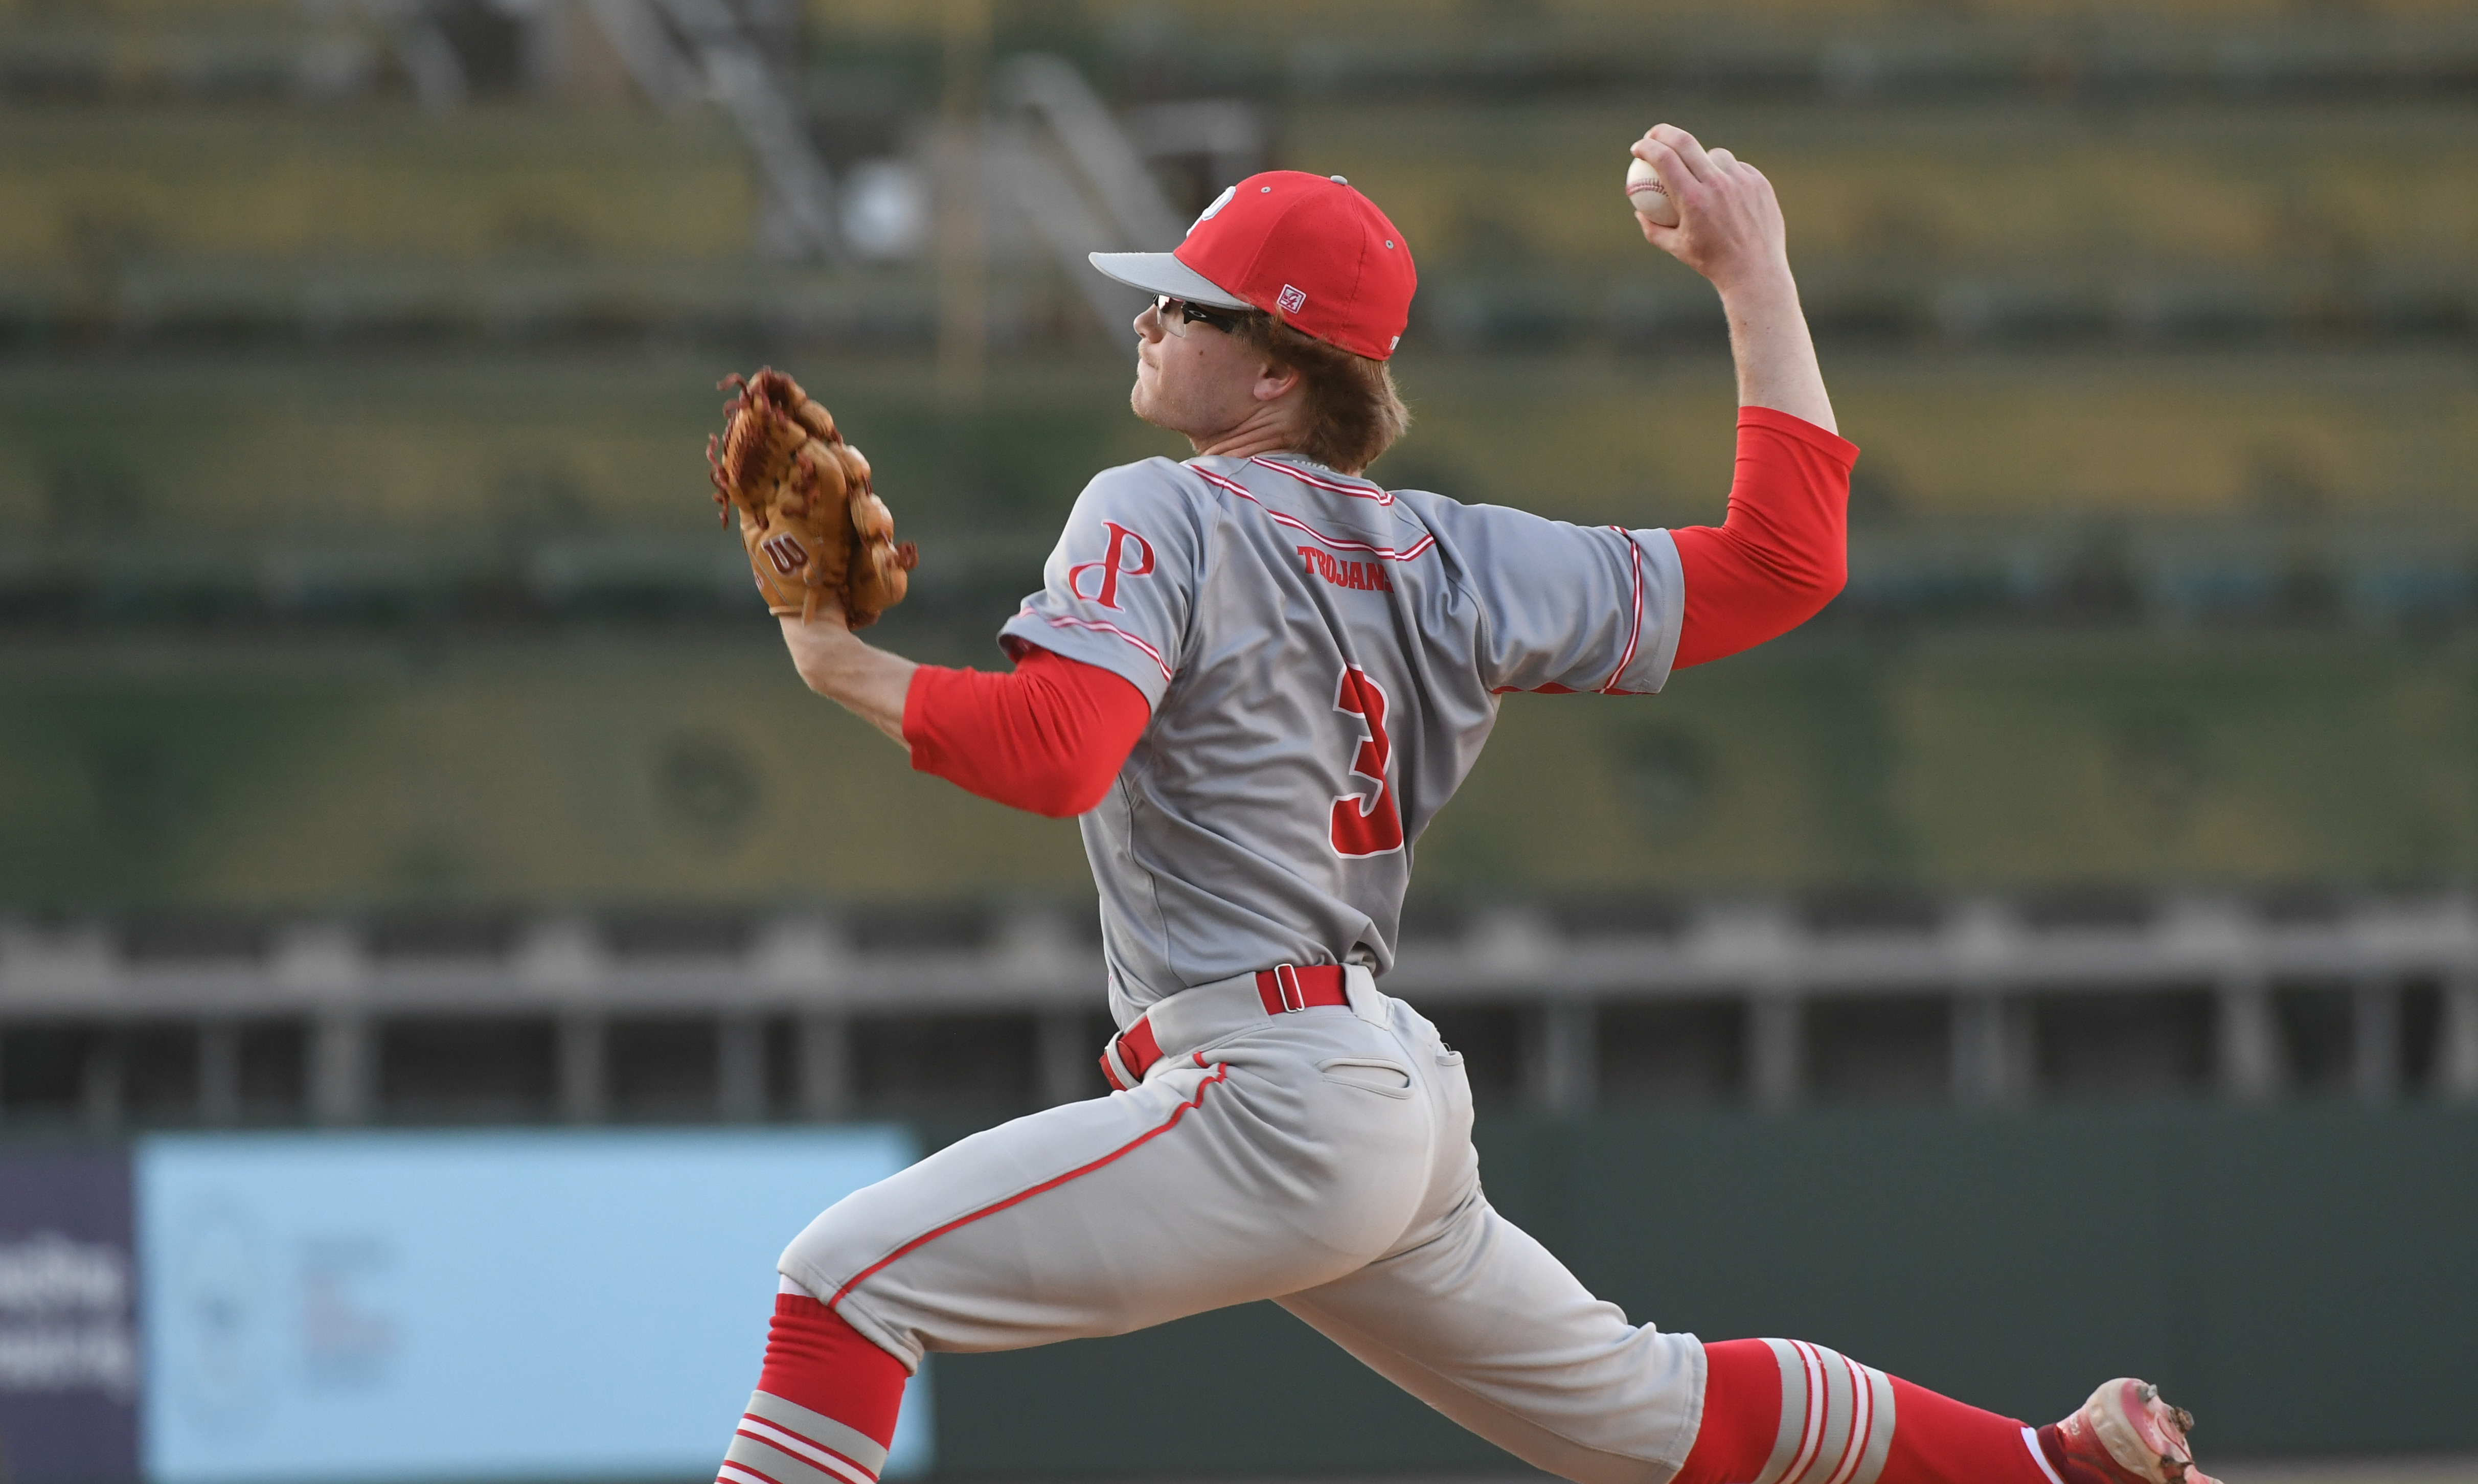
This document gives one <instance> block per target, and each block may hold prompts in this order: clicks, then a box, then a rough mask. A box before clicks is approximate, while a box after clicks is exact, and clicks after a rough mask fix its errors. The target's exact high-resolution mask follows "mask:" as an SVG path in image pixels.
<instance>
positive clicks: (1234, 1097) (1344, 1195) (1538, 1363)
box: [778, 968, 1705, 1484]
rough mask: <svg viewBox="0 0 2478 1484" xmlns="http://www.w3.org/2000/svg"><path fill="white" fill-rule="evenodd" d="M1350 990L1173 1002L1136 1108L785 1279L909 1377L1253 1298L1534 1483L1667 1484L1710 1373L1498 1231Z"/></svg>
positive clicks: (877, 1206) (994, 1146)
mask: <svg viewBox="0 0 2478 1484" xmlns="http://www.w3.org/2000/svg"><path fill="white" fill-rule="evenodd" d="M1349 989H1350V999H1351V1003H1350V1004H1349V1005H1348V1006H1339V1005H1336V1006H1317V1007H1311V1008H1309V1009H1306V1010H1301V1011H1295V1012H1292V1013H1288V1014H1282V1015H1275V1016H1268V1015H1267V1014H1266V1013H1265V1011H1264V1008H1263V1006H1262V1004H1261V1003H1260V1002H1259V1000H1258V998H1257V994H1256V991H1255V987H1254V982H1253V979H1252V977H1251V978H1243V979H1236V980H1231V981H1227V982H1226V983H1225V984H1222V985H1207V986H1202V987H1201V988H1198V989H1195V990H1190V991H1188V992H1186V993H1185V994H1179V995H1176V996H1174V997H1173V998H1172V999H1170V1000H1168V1001H1166V1002H1165V1003H1163V1004H1161V1005H1157V1006H1155V1007H1154V1008H1153V1010H1152V1011H1151V1013H1150V1015H1149V1017H1148V1019H1149V1020H1150V1022H1151V1025H1152V1027H1153V1031H1154V1036H1155V1039H1156V1040H1157V1041H1158V1042H1159V1044H1160V1046H1161V1050H1162V1053H1163V1055H1162V1058H1161V1060H1160V1061H1159V1062H1157V1063H1156V1064H1154V1065H1153V1067H1152V1068H1151V1070H1150V1071H1149V1072H1148V1074H1147V1075H1146V1076H1145V1078H1144V1080H1143V1082H1142V1083H1141V1084H1140V1085H1139V1086H1137V1087H1135V1088H1133V1089H1131V1090H1129V1091H1126V1092H1121V1093H1114V1094H1110V1095H1109V1096H1107V1097H1101V1098H1096V1099H1094V1100H1092V1101H1089V1102H1080V1103H1069V1104H1066V1105H1063V1106H1060V1107H1056V1108H1051V1109H1049V1110H1047V1111H1045V1112H1042V1113H1036V1114H1033V1115H1031V1116H1029V1117H1026V1118H1021V1119H1015V1120H1014V1121H1013V1122H1010V1123H1005V1124H1001V1125H999V1127H997V1128H993V1129H990V1130H988V1131H986V1132H984V1133H980V1134H975V1135H974V1136H973V1137H972V1138H969V1139H966V1140H964V1141H962V1142H961V1143H959V1144H952V1145H950V1146H948V1148H945V1149H942V1150H940V1151H939V1152H938V1153H936V1154H933V1155H931V1156H930V1157H929V1158H927V1159H925V1160H923V1161H922V1162H921V1163H919V1164H917V1165H915V1166H913V1167H912V1168H911V1169H909V1170H904V1171H903V1172H902V1173H900V1174H898V1175H896V1176H894V1177H893V1178H891V1179H887V1180H883V1181H881V1182H879V1183H878V1184H876V1185H873V1186H871V1187H869V1188H868V1189H867V1190H863V1191H859V1192H856V1193H855V1194H853V1195H850V1196H848V1197H847V1198H845V1199H844V1200H842V1201H839V1202H838V1203H836V1205H835V1206H834V1207H833V1208H831V1209H830V1210H828V1211H827V1212H825V1213H824V1214H823V1215H822V1216H820V1217H819V1218H818V1219H817V1220H815V1221H813V1222H811V1223H810V1224H809V1226H808V1228H807V1229H806V1230H805V1231H803V1232H801V1233H800V1235H799V1237H798V1238H797V1239H796V1240H795V1241H794V1242H793V1243H792V1245H791V1246H790V1247H789V1248H788V1249H786V1250H785V1252H784V1253H783V1257H782V1261H781V1263H780V1264H779V1265H778V1266H779V1267H780V1269H781V1270H782V1273H783V1275H784V1276H785V1277H787V1278H789V1279H791V1280H792V1281H793V1282H794V1283H796V1284H797V1285H798V1286H800V1287H801V1288H803V1289H805V1290H807V1291H808V1292H809V1293H811V1294H814V1295H817V1297H818V1298H819V1299H820V1300H822V1301H823V1302H825V1303H826V1304H827V1305H829V1306H830V1307H832V1308H834V1309H835V1310H836V1311H837V1312H839V1313H840V1314H841V1315H842V1316H843V1318H844V1320H845V1321H847V1322H848V1323H849V1324H851V1325H852V1326H853V1327H854V1328H855V1329H857V1330H859V1331H860V1332H861V1333H862V1334H864V1335H866V1336H868V1337H869V1338H870V1339H871V1340H872V1341H874V1342H875V1343H876V1344H878V1345H880V1346H884V1347H885V1348H886V1349H887V1350H888V1351H889V1352H891V1353H892V1354H894V1355H895V1356H896V1357H897V1358H898V1359H899V1360H901V1361H902V1362H903V1363H904V1364H905V1365H906V1366H907V1367H912V1368H917V1367H918V1366H919V1365H920V1361H921V1356H922V1354H923V1351H929V1350H964V1351H970V1350H1006V1349H1019V1348H1023V1347H1024V1346H1035V1345H1047V1344H1049V1343H1050V1342H1051V1341H1056V1340H1072V1339H1080V1338H1086V1337H1090V1336H1097V1335H1115V1334H1124V1333H1125V1332H1127V1331H1129V1330H1134V1329H1142V1328H1144V1327H1146V1326H1147V1325H1151V1324H1159V1323H1162V1322H1164V1321H1169V1320H1175V1319H1179V1318H1181V1317H1183V1316H1186V1315H1190V1314H1198V1313H1201V1312H1203V1311H1205V1310H1207V1309H1218V1308H1221V1307H1223V1306H1225V1305H1226V1304H1237V1303H1247V1302H1250V1301H1252V1300H1254V1299H1259V1298H1271V1299H1273V1300H1275V1301H1277V1302H1278V1303H1279V1304H1281V1305H1282V1307H1283V1308H1285V1309H1288V1310H1290V1311H1291V1312H1292V1313H1293V1314H1295V1315H1297V1316H1299V1317H1300V1318H1301V1319H1302V1320H1304V1321H1307V1322H1308V1323H1309V1324H1310V1325H1312V1326H1314V1327H1315V1328H1316V1329H1317V1330H1318V1331H1320V1332H1321V1333H1323V1334H1324V1335H1326V1336H1327V1338H1328V1339H1330V1340H1332V1341H1333V1342H1334V1343H1335V1344H1337V1345H1340V1346H1342V1347H1343V1348H1344V1349H1346V1350H1349V1351H1350V1352H1351V1353H1352V1354H1353V1355H1355V1356H1357V1357H1358V1358H1359V1359H1360V1360H1361V1361H1363V1362H1365V1363H1366V1364H1367V1365H1368V1366H1370V1367H1372V1368H1373V1369H1375V1370H1376V1371H1378V1372H1379V1373H1380V1374H1382V1375H1384V1376H1385V1377H1386V1378H1388V1379H1389V1380H1391V1381H1393V1382H1394V1383H1395V1384H1396V1385H1398V1386H1401V1387H1402V1388H1403V1389H1404V1390H1405V1391H1408V1392H1410V1393H1411V1394H1412V1395H1414V1396H1418V1397H1419V1398H1420V1399H1422V1400H1423V1401H1426V1402H1428V1403H1429V1405H1430V1406H1433V1407H1435V1408H1436V1409H1437V1410H1438V1411H1440V1412H1443V1413H1444V1414H1446V1415H1447V1416H1448V1417H1450V1418H1452V1419H1454V1421H1457V1422H1459V1423H1461V1424H1462V1425H1463V1426H1465V1427H1467V1428H1469V1429H1471V1430H1472V1431H1474V1432H1476V1433H1479V1435H1480V1436H1482V1437H1484V1438H1486V1439H1488V1440H1489V1441H1490V1442H1492V1443H1495V1444H1496V1445H1498V1446H1500V1447H1503V1448H1505V1450H1506V1451H1508V1452H1510V1453H1513V1454H1514V1455H1515V1456H1517V1457H1519V1458H1522V1459H1523V1460H1525V1461H1526V1462H1528V1463H1530V1464H1532V1465H1534V1466H1536V1467H1538V1468H1540V1469H1544V1470H1547V1471H1550V1472H1552V1473H1556V1474H1560V1475H1563V1476H1564V1477H1566V1478H1570V1479H1575V1480H1579V1481H1581V1484H1664V1481H1666V1480H1667V1479H1668V1478H1669V1477H1670V1475H1672V1474H1673V1473H1675V1472H1676V1471H1678V1469H1679V1467H1680V1466H1681V1465H1682V1463H1684V1462H1685V1458H1686V1453H1687V1450H1688V1449H1689V1448H1690V1447H1692V1446H1693V1445H1694V1441H1695V1431H1696V1425H1697V1422H1698V1421H1699V1419H1700V1416H1701V1412H1702V1407H1703V1396H1704V1375H1705V1367H1704V1350H1703V1346H1701V1345H1700V1344H1699V1343H1698V1342H1697V1341H1696V1339H1695V1337H1694V1336H1692V1335H1685V1334H1663V1333H1661V1332H1660V1331H1658V1330H1656V1329H1655V1328H1654V1327H1653V1326H1651V1325H1649V1324H1645V1325H1634V1324H1630V1323H1628V1322H1627V1320H1626V1316H1625V1315H1624V1314H1622V1313H1620V1312H1619V1310H1618V1308H1617V1306H1616V1305H1614V1304H1610V1303H1605V1302H1602V1301H1601V1300H1599V1299H1596V1298H1594V1297H1593V1296H1592V1295H1590V1294H1588V1293H1586V1292H1585V1291H1584V1289H1583V1286H1582V1285H1581V1284H1580V1283H1579V1282H1577V1281H1576V1279H1575V1277H1574V1275H1573V1274H1571V1273H1569V1272H1568V1271H1567V1270H1566V1269H1565V1267H1564V1265H1562V1264H1560V1263H1559V1262H1558V1261H1557V1260H1556V1259H1555V1258H1554V1257H1552V1256H1550V1255H1549V1252H1548V1251H1547V1249H1546V1248H1544V1247H1542V1246H1541V1245H1539V1244H1538V1243H1537V1242H1534V1241H1532V1240H1531V1238H1530V1237H1529V1236H1527V1235H1525V1234H1524V1233H1523V1232H1522V1231H1521V1230H1520V1229H1518V1228H1517V1227H1515V1226H1514V1225H1513V1224H1512V1223H1511V1222H1508V1221H1507V1220H1505V1219H1504V1218H1503V1217H1500V1216H1499V1215H1498V1214H1497V1213H1496V1212H1495V1211H1493V1210H1491V1209H1490V1207H1489V1204H1488V1201H1487V1200H1486V1198H1485V1197H1484V1196H1483V1195H1481V1194H1480V1187H1479V1158H1478V1156H1477V1155H1476V1154H1475V1153H1474V1151H1473V1148H1472V1144H1471V1124H1472V1106H1471V1088H1470V1084H1469V1082H1468V1080H1467V1079H1466V1078H1465V1076H1464V1073H1463V1066H1462V1058H1461V1056H1460V1055H1459V1054H1458V1053H1455V1052H1453V1051H1450V1050H1448V1049H1447V1048H1446V1045H1445V1044H1444V1042H1442V1041H1441V1040H1439V1039H1438V1036H1437V1031H1436V1027H1434V1026H1432V1025H1430V1024H1429V1021H1428V1020H1427V1019H1424V1018H1423V1017H1421V1016H1420V1015H1419V1014H1418V1013H1417V1012H1415V1011H1413V1010H1412V1009H1411V1007H1410V1006H1408V1005H1406V1004H1403V1002H1402V1001H1400V1000H1397V999H1392V998H1390V997H1388V996H1386V995H1385V994H1380V993H1378V990H1377V988H1376V986H1375V983H1374V981H1373V980H1372V979H1371V978H1370V976H1369V975H1368V974H1367V973H1366V972H1365V971H1364V970H1362V969H1358V968H1353V969H1352V970H1351V973H1350V986H1349Z"/></svg>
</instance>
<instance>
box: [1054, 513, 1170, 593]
mask: <svg viewBox="0 0 2478 1484" xmlns="http://www.w3.org/2000/svg"><path fill="white" fill-rule="evenodd" d="M1101 528H1102V529H1103V530H1105V531H1108V532H1109V533H1110V544H1109V546H1108V547H1107V549H1105V550H1104V551H1103V552H1102V553H1101V560H1100V561H1099V562H1078V563H1076V564H1075V566H1071V567H1069V568H1068V569H1067V591H1070V592H1073V593H1075V595H1076V596H1077V597H1080V598H1082V599H1083V600H1084V601H1085V602H1087V603H1099V604H1100V605H1101V606H1102V607H1103V608H1116V607H1118V606H1119V579H1120V578H1122V577H1142V576H1145V575H1146V574H1147V573H1150V572H1151V570H1152V569H1153V543H1152V542H1151V541H1147V540H1145V539H1144V538H1143V537H1141V536H1138V535H1137V534H1136V533H1135V532H1133V531H1130V530H1128V529H1127V528H1126V527H1125V526H1123V525H1121V524H1119V522H1117V521H1115V520H1104V521H1102V522H1101ZM1131 546H1132V547H1133V548H1134V556H1135V559H1136V560H1135V565H1134V566H1127V565H1126V562H1125V557H1126V556H1127V555H1128V548H1129V547H1131ZM1086 572H1098V573H1100V576H1098V577H1096V578H1094V579H1093V582H1092V584H1091V586H1092V587H1093V589H1094V591H1091V592H1087V591H1084V589H1085V586H1086V583H1085V581H1084V574H1085V573H1086Z"/></svg>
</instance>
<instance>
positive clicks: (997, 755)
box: [903, 407, 1859, 818]
mask: <svg viewBox="0 0 2478 1484" xmlns="http://www.w3.org/2000/svg"><path fill="white" fill-rule="evenodd" d="M1858 457H1859V450H1858V448H1857V446H1856V445H1854V444H1852V443H1849V442H1847V441H1845V440H1842V439H1840V438H1837V437H1835V436H1834V435H1833V434H1831V433H1827V432H1826V431H1824V430H1823V429H1822V428H1819V427H1817V426H1815V425H1814V424H1813V423H1810V422H1808V421H1806V420H1804V419H1802V418H1798V417H1793V416H1791V415H1789V414H1787V413H1782V412H1775V411H1774V410H1772V409H1771V408H1768V407H1746V408H1740V409H1739V410H1738V462H1737V473H1736V477H1735V478H1734V479H1733V480H1732V484H1731V487H1730V513H1729V515H1728V516H1727V517H1726V518H1725V519H1724V521H1723V523H1722V524H1720V525H1718V526H1685V527H1682V528H1681V529H1679V530H1676V531H1673V532H1671V533H1670V534H1671V536H1672V538H1673V539H1674V540H1675V541H1677V543H1678V563H1679V566H1680V568H1681V570H1682V572H1683V574H1684V577H1685V588H1686V603H1685V613H1684V616H1683V617H1682V619H1681V620H1680V623H1679V632H1678V653H1677V657H1676V658H1675V659H1674V660H1673V661H1672V662H1671V667H1672V668H1675V669H1684V668H1685V667H1688V666H1690V665H1703V664H1707V663H1708V662H1710V661H1713V660H1718V659H1721V658H1722V657H1724V656H1726V655H1732V654H1736V653H1737V652H1738V651H1740V650H1742V649H1749V648H1752V647H1754V646H1755V645H1757V644H1760V643H1762V642H1763V641H1765V640H1768V639H1771V638H1774V637H1775V636H1777V635H1781V634H1785V633H1787V632H1789V631H1790V630H1791V629H1794V628H1796V627H1797V626H1798V625H1800V624H1801V623H1804V622H1806V621H1807V620H1808V618H1811V617H1813V616H1815V614H1816V612H1817V610H1819V609H1821V608H1823V607H1824V605H1825V604H1827V603H1829V602H1831V601H1832V600H1833V594H1834V593H1836V592H1839V591H1841V584H1842V582H1843V580H1844V576H1845V573H1846V571H1847V560H1846V555H1845V550H1844V547H1845V534H1844V533H1845V526H1846V515H1845V507H1846V505H1847V504H1848V499H1849V493H1850V467H1851V465H1852V464H1854V463H1856V462H1857V460H1858ZM1151 718H1152V717H1151V709H1150V708H1149V707H1148V706H1147V705H1146V703H1145V697H1144V692H1141V691H1139V690H1137V689H1136V688H1135V686H1134V684H1133V683H1131V682H1129V681H1127V680H1125V679H1123V678H1121V677H1120V676H1118V675H1116V674H1113V673H1112V672H1111V671H1109V670H1106V669H1103V668H1102V667H1100V666H1098V665H1086V664H1084V663H1083V662H1081V661H1078V660H1070V659H1067V658H1066V657H1064V656H1062V655H1057V654H1052V653H1051V652H1050V651H1049V650H1047V649H1040V648H1035V647H1032V646H1029V645H1027V646H1024V650H1023V653H1022V658H1020V659H1019V660H1018V661H1017V662H1016V667H1015V670H1014V672H1013V673H1011V674H998V673H993V672H989V671H984V670H974V669H948V668H947V667H944V666H936V665H923V666H922V667H920V668H919V669H917V670H915V671H913V674H912V685H911V689H910V690H909V691H908V692H905V695H904V701H903V740H904V741H905V742H908V743H909V744H911V747H912V766H913V767H914V768H915V769H916V770H917V771H920V772H924V773H935V774H937V775H938V776H939V777H941V778H945V779H947V780H948V782H950V783H953V784H955V785H956V786H958V787H959V788H962V789H963V790H965V791H966V792H971V793H977V794H979V795H980V796H981V797H983V798H988V799H995V800H997V801H998V802H999V803H1001V804H1007V805H1011V806H1013V807H1014V808H1017V809H1026V810H1030V811H1031V812H1033V813H1034V814H1038V815H1046V816H1048V817H1051V818H1069V817H1074V816H1076V815H1080V814H1083V813H1084V812H1086V811H1087V810H1089V809H1091V808H1093V806H1094V805H1096V804H1099V803H1100V801H1101V796H1102V795H1103V794H1104V793H1106V792H1109V788H1110V782H1111V780H1112V779H1114V778H1116V777H1117V776H1118V775H1119V769H1120V768H1121V767H1125V764H1126V761H1127V754H1128V753H1129V752H1132V751H1134V750H1135V745H1136V739H1137V738H1138V737H1140V736H1142V735H1143V733H1144V729H1145V723H1146V722H1148V721H1150V720H1151Z"/></svg>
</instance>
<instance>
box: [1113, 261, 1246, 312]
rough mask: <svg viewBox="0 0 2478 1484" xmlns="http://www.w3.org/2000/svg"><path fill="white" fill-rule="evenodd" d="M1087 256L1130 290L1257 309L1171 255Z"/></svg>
mask: <svg viewBox="0 0 2478 1484" xmlns="http://www.w3.org/2000/svg"><path fill="white" fill-rule="evenodd" d="M1086 256H1087V257H1088V258H1089V259H1090V260H1091V262H1092V264H1093V266H1095V267H1096V268H1099V269H1100V271H1101V274H1102V276H1103V277H1106V278H1115V279H1117V280H1118V281H1119V282H1121V283H1123V284H1125V285H1126V286H1127V287H1128V288H1130V289H1143V290H1144V291H1145V292H1147V293H1166V294H1169V295H1170V296H1171V297H1172V298H1174V299H1185V300H1187V301H1188V302H1189V303H1191V304H1201V305H1203V306H1205V307H1206V308H1208V309H1238V310H1244V309H1254V308H1255V307H1256V306H1254V305H1253V304H1251V303H1249V302H1248V301H1247V300H1245V299H1243V298H1241V297H1239V296H1238V295H1237V294H1235V293H1232V292H1231V291H1230V290H1229V289H1225V288H1223V287H1222V286H1221V285H1220V284H1217V283H1215V282H1214V281H1213V280H1211V279H1209V278H1207V277H1205V276H1204V275H1203V274H1201V273H1199V272H1198V271H1196V269H1194V268H1191V267H1189V266H1188V265H1187V264H1184V263H1181V262H1179V261H1178V259H1177V258H1176V257H1174V256H1173V255H1171V254H1169V253H1090V254H1087V255H1086Z"/></svg>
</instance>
